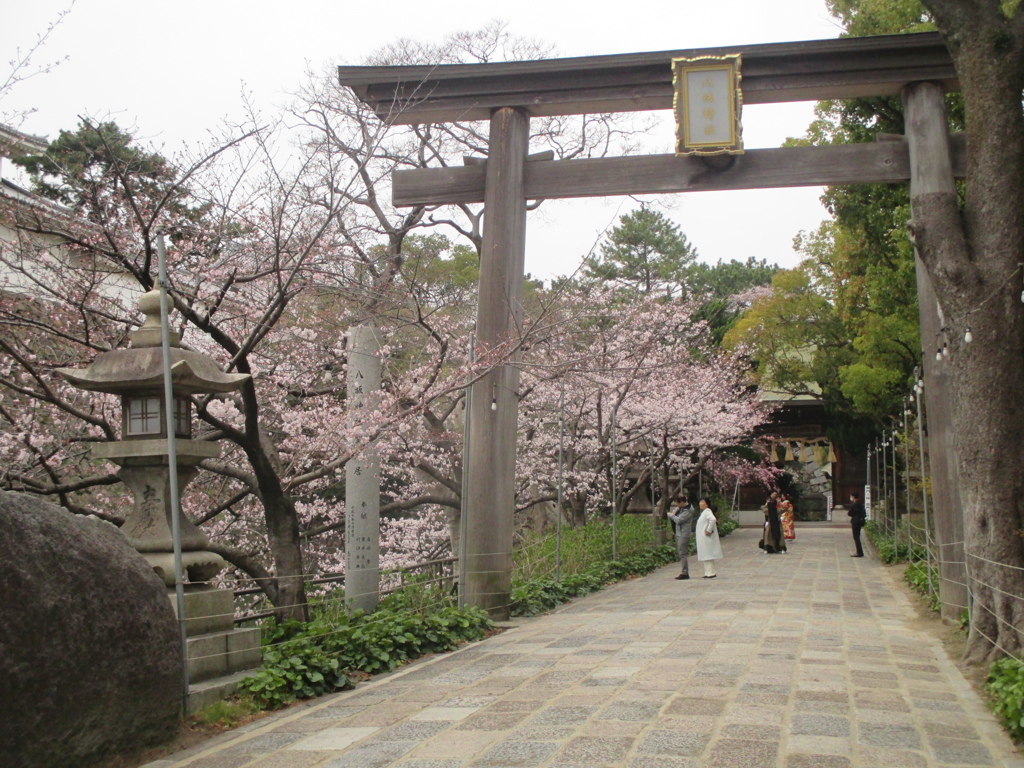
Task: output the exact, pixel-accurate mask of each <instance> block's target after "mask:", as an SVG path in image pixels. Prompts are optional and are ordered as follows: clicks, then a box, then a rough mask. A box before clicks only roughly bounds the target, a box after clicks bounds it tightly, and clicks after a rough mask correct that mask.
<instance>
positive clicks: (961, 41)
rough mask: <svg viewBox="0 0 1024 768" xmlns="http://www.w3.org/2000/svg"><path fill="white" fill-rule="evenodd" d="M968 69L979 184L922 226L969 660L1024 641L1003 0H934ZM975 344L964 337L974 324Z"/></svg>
mask: <svg viewBox="0 0 1024 768" xmlns="http://www.w3.org/2000/svg"><path fill="white" fill-rule="evenodd" d="M924 4H925V6H926V7H927V8H928V9H929V10H930V11H931V12H932V14H933V16H934V18H935V21H936V24H937V26H938V28H939V31H940V32H941V33H942V35H943V38H944V40H945V41H946V44H947V46H948V47H949V50H950V53H951V54H952V56H953V61H954V64H955V66H956V70H957V74H958V76H959V78H960V86H961V90H962V92H963V96H964V102H965V106H966V118H967V123H966V127H967V186H966V197H965V202H964V206H963V209H962V210H960V209H958V205H957V200H956V198H955V196H953V195H950V194H948V193H934V194H932V195H926V196H924V199H922V200H920V201H919V204H918V205H917V206H916V208H915V211H914V224H913V230H914V234H915V239H916V243H917V246H918V249H919V252H920V254H921V258H922V260H923V261H924V263H925V266H926V267H927V269H928V272H929V274H930V276H931V278H932V282H933V285H934V287H935V293H936V296H937V298H938V301H939V305H940V306H941V307H943V309H944V310H945V311H946V318H947V327H948V328H949V332H948V335H949V340H950V346H951V354H950V356H949V358H948V360H947V364H948V365H949V376H950V384H951V388H952V392H953V418H954V425H955V443H956V448H957V453H958V464H959V478H960V491H961V498H962V501H963V505H964V549H965V557H966V563H967V572H968V583H969V588H970V592H971V597H972V611H971V628H970V635H969V638H968V648H967V654H966V655H967V658H968V659H970V660H972V661H984V660H990V659H994V658H997V657H998V656H1001V655H1003V654H1014V655H1018V656H1019V655H1020V653H1021V650H1022V648H1024V636H1022V628H1024V600H1022V599H1021V595H1022V594H1024V536H1022V535H1021V532H1022V529H1024V472H1021V467H1022V466H1024V441H1022V440H1021V435H1022V434H1024V408H1021V402H1022V401H1024V311H1022V307H1021V300H1020V296H1021V287H1022V280H1021V266H1020V263H1021V262H1022V261H1024V182H1022V180H1024V112H1022V109H1021V92H1022V90H1024V52H1022V45H1021V38H1022V35H1024V29H1022V27H1024V21H1022V18H1021V14H1020V13H1019V12H1016V14H1015V17H1014V18H1009V19H1008V18H1006V17H1005V16H1004V15H1003V14H1002V11H1001V10H1000V3H999V2H997V0H924ZM968 327H969V328H970V329H971V334H972V336H973V338H974V341H973V342H971V343H970V344H968V343H965V342H964V341H963V338H964V334H965V332H966V329H967V328H968Z"/></svg>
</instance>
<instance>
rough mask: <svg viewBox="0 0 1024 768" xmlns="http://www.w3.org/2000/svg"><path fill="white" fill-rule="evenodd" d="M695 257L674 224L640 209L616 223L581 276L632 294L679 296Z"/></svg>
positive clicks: (645, 209)
mask: <svg viewBox="0 0 1024 768" xmlns="http://www.w3.org/2000/svg"><path fill="white" fill-rule="evenodd" d="M696 257H697V251H696V249H695V248H694V247H693V245H691V244H690V242H689V241H688V240H687V239H686V235H684V234H683V233H682V232H680V231H679V227H678V226H677V225H676V224H674V223H673V222H672V221H671V220H670V219H669V218H668V217H666V216H665V215H664V214H661V213H659V212H657V211H654V210H651V209H650V208H640V209H638V210H636V211H633V212H632V213H627V214H625V215H624V216H622V217H621V218H620V219H619V223H618V225H617V226H616V227H614V228H613V229H612V231H611V233H610V234H609V235H608V239H607V241H606V242H605V243H604V244H603V245H602V246H601V254H600V256H599V257H591V258H589V259H587V261H586V263H585V265H584V268H583V274H584V275H585V276H586V277H588V278H591V279H597V280H602V281H605V282H611V283H617V284H619V285H621V286H622V287H623V288H624V289H625V290H627V291H629V292H632V293H634V294H641V295H650V294H653V293H663V294H665V295H666V296H672V295H680V294H681V293H682V292H683V285H684V284H685V280H686V278H685V276H686V268H687V266H688V265H689V264H690V263H691V262H692V261H693V260H694V259H695V258H696Z"/></svg>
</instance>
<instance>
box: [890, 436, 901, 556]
mask: <svg viewBox="0 0 1024 768" xmlns="http://www.w3.org/2000/svg"><path fill="white" fill-rule="evenodd" d="M896 435H897V432H896V423H895V422H893V425H892V526H893V539H894V540H895V541H896V559H897V560H898V559H899V556H900V511H899V509H897V508H896V498H897V494H898V493H899V484H898V483H897V479H896V477H897V476H896Z"/></svg>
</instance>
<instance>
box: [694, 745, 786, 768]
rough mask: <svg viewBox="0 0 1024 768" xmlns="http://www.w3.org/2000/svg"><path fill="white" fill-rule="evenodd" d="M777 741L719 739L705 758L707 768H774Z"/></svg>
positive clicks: (777, 750)
mask: <svg viewBox="0 0 1024 768" xmlns="http://www.w3.org/2000/svg"><path fill="white" fill-rule="evenodd" d="M778 753H779V745H778V743H773V742H763V741H747V740H745V739H720V740H719V741H716V742H715V743H714V744H713V745H712V747H711V752H710V753H709V754H708V756H707V758H706V759H705V765H706V766H707V767H708V768H775V763H776V758H777V757H778Z"/></svg>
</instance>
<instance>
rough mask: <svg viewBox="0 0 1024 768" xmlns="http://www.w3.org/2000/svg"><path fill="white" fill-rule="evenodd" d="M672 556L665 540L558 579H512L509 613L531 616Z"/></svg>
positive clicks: (671, 547)
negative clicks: (641, 550)
mask: <svg viewBox="0 0 1024 768" xmlns="http://www.w3.org/2000/svg"><path fill="white" fill-rule="evenodd" d="M675 558H676V552H675V546H674V545H668V544H666V545H665V546H663V547H658V548H657V549H652V550H648V551H646V552H641V553H638V554H633V555H627V556H626V557H622V558H620V559H619V560H613V561H611V562H604V563H597V564H594V565H592V566H591V567H589V568H588V569H586V570H585V571H583V572H580V573H571V574H568V575H566V576H563V578H562V579H561V581H556V580H555V579H554V578H538V579H533V580H531V581H526V582H516V581H513V582H512V615H513V616H535V615H537V614H539V613H544V612H545V611H549V610H551V609H552V608H554V607H556V606H558V605H561V604H562V603H564V602H567V601H568V600H571V599H572V598H574V597H580V596H582V595H587V594H590V593H591V592H596V591H598V590H599V589H602V588H603V587H604V586H605V585H607V584H611V583H613V582H616V581H622V580H623V579H627V578H629V577H631V576H641V575H643V574H646V573H650V572H651V571H653V570H655V569H656V568H659V567H661V566H662V565H665V564H666V563H670V562H672V561H673V560H674V559H675Z"/></svg>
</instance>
